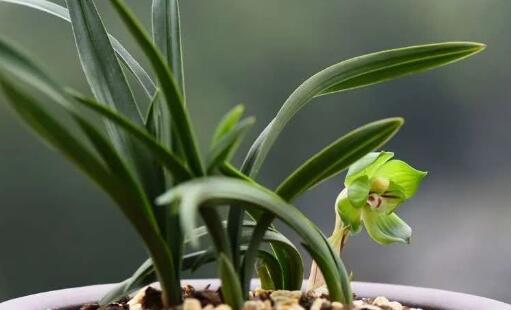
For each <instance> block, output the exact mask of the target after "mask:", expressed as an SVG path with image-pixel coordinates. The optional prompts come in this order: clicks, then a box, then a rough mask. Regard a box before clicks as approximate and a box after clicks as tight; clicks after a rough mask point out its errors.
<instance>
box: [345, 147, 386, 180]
mask: <svg viewBox="0 0 511 310" xmlns="http://www.w3.org/2000/svg"><path fill="white" fill-rule="evenodd" d="M392 157H394V153H392V152H371V153H369V154H367V155H366V156H364V157H362V158H361V159H359V160H357V162H355V163H354V164H353V165H351V166H350V168H349V169H348V172H347V173H346V180H345V182H344V183H345V185H346V186H350V185H351V182H352V181H353V180H355V179H356V178H358V177H360V176H362V175H366V176H367V177H368V178H371V177H373V174H374V172H375V171H376V170H377V169H378V168H380V166H381V165H383V164H384V163H386V162H387V161H388V160H389V159H391V158H392Z"/></svg>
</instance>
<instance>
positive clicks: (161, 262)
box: [0, 41, 181, 303]
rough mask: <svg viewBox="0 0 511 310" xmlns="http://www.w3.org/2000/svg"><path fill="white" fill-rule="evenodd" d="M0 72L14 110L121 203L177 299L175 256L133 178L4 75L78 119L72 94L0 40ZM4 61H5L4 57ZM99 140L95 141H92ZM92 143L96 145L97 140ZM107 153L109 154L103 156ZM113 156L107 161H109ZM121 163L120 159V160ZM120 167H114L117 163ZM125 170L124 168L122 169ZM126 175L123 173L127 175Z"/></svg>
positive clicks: (171, 297)
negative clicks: (102, 161) (103, 163)
mask: <svg viewBox="0 0 511 310" xmlns="http://www.w3.org/2000/svg"><path fill="white" fill-rule="evenodd" d="M0 60H1V61H0V76H3V78H2V85H3V88H4V90H5V92H6V94H7V96H8V98H10V99H11V100H10V103H11V105H13V107H14V108H15V109H16V111H17V112H18V114H20V116H21V117H22V118H23V119H24V120H25V122H26V123H27V124H28V125H30V127H31V128H32V129H34V130H35V131H36V132H37V133H38V134H39V135H40V136H41V137H42V138H44V140H46V141H47V142H49V143H50V144H51V145H52V146H54V147H55V148H57V149H58V150H60V151H61V152H62V153H64V154H65V155H66V156H67V157H68V158H69V159H70V160H71V161H72V162H73V163H75V164H76V165H77V166H78V167H79V168H80V169H81V170H82V171H84V172H85V173H86V174H87V175H88V176H89V177H91V178H92V179H93V180H94V181H95V182H96V183H98V184H99V185H100V187H101V188H102V189H103V190H104V191H105V192H106V193H107V194H109V195H110V197H111V198H112V199H113V200H114V201H115V202H116V203H117V204H118V205H119V206H120V207H121V210H122V211H123V212H124V214H125V215H126V216H127V217H128V218H129V219H130V221H131V222H132V224H133V225H134V226H135V228H136V230H137V232H138V233H139V235H140V236H141V237H142V239H143V240H144V242H145V244H146V246H147V248H148V249H149V251H150V253H151V255H152V256H153V258H154V260H155V266H156V268H157V271H158V274H159V275H160V277H161V281H162V287H163V288H164V291H165V292H169V291H171V293H170V294H166V296H167V295H168V297H169V301H170V302H171V303H179V302H180V300H181V294H180V292H179V291H176V289H175V288H174V287H172V285H173V284H174V283H176V279H175V277H174V276H173V271H174V270H173V261H172V257H171V256H170V251H169V249H168V248H167V246H166V244H165V242H164V240H163V238H162V237H161V235H160V234H159V231H158V227H157V224H156V220H155V218H154V216H153V215H152V212H151V211H148V210H149V209H150V205H149V202H148V200H147V198H146V197H145V195H144V193H143V192H142V191H141V190H140V189H139V188H138V187H137V186H134V185H135V183H134V182H131V180H132V179H131V178H128V177H119V174H118V173H119V172H118V171H116V173H112V170H111V168H112V167H109V170H107V169H106V167H103V166H100V165H99V164H98V160H97V159H96V158H95V156H94V155H92V154H91V153H90V151H89V150H87V148H85V147H83V146H80V143H79V142H78V140H77V139H76V138H75V137H73V136H71V135H70V134H68V133H67V132H68V130H67V128H65V127H63V126H62V125H60V124H59V122H58V121H57V120H55V119H54V118H53V117H51V116H50V115H49V114H48V113H47V112H45V111H44V110H43V109H42V108H41V107H42V106H43V104H42V102H40V101H39V100H41V99H34V98H31V97H29V96H26V95H24V94H23V91H21V90H19V89H17V88H16V86H14V85H15V84H14V83H12V82H11V81H10V80H7V79H6V78H5V76H6V75H9V76H14V77H16V78H17V79H20V80H22V81H23V82H25V83H26V84H28V85H31V86H33V87H35V88H37V89H38V90H39V91H40V92H42V93H43V94H45V95H46V96H47V98H48V99H49V100H52V101H53V103H54V104H57V105H60V106H61V107H63V108H65V110H66V111H67V112H69V113H71V115H72V116H73V117H75V118H76V119H80V121H81V122H82V123H84V122H85V120H83V119H81V117H80V113H78V112H77V111H76V110H75V109H74V107H73V105H71V104H70V101H71V99H70V98H69V97H68V96H67V94H66V93H65V92H64V90H62V89H61V88H60V87H59V86H58V85H57V84H56V83H55V82H54V81H53V80H52V79H50V78H49V77H47V76H46V75H45V74H44V72H42V71H41V70H40V69H38V68H37V66H35V65H34V64H33V63H32V62H31V61H30V60H29V59H28V58H27V57H26V56H25V55H23V54H22V53H20V52H19V51H16V50H15V49H14V48H12V47H11V46H9V45H8V44H6V43H5V42H3V41H0ZM5 60H7V62H6V61H5ZM88 129H89V134H90V133H91V132H92V126H89V128H88ZM93 134H94V135H96V137H98V138H99V137H101V135H100V134H99V133H97V132H95V130H94V132H93ZM94 142H96V143H98V142H97V141H94ZM99 143H101V147H102V148H107V147H109V143H108V142H106V141H100V142H99ZM96 146H98V145H97V144H96ZM102 151H103V153H102V155H103V158H104V159H106V158H108V159H109V160H112V159H113V157H112V156H115V154H116V152H115V151H114V150H113V149H110V150H106V149H103V150H102ZM107 156H108V157H107ZM112 163H113V161H111V162H109V163H107V164H112ZM118 163H120V160H119V161H118ZM119 167H120V166H116V168H119ZM123 169H124V168H123ZM125 176H127V175H126V174H125Z"/></svg>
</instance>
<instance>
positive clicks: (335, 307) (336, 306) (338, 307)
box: [332, 301, 344, 310]
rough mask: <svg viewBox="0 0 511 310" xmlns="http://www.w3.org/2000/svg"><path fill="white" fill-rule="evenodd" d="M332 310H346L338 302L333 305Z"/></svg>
mask: <svg viewBox="0 0 511 310" xmlns="http://www.w3.org/2000/svg"><path fill="white" fill-rule="evenodd" d="M332 310H344V305H343V304H341V303H340V302H338V301H334V302H333V303H332Z"/></svg>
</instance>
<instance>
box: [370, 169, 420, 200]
mask: <svg viewBox="0 0 511 310" xmlns="http://www.w3.org/2000/svg"><path fill="white" fill-rule="evenodd" d="M374 175H375V176H382V177H385V178H388V179H390V180H391V181H392V182H394V183H396V184H398V185H399V186H400V187H401V188H402V189H403V191H404V194H405V198H406V199H409V198H411V197H412V196H413V195H415V193H416V192H417V189H418V188H419V185H420V183H421V182H422V179H424V177H425V176H426V175H427V172H424V171H419V170H417V169H415V168H413V167H411V166H410V165H408V164H407V163H405V162H404V161H401V160H391V161H388V162H386V163H385V164H384V165H382V166H381V167H380V168H379V169H378V170H377V171H376V172H375V174H374Z"/></svg>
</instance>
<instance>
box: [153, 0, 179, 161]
mask: <svg viewBox="0 0 511 310" xmlns="http://www.w3.org/2000/svg"><path fill="white" fill-rule="evenodd" d="M152 29H153V31H152V34H153V42H154V44H155V45H156V47H157V48H158V50H159V51H160V52H161V55H162V57H163V58H164V60H165V61H166V63H167V64H168V65H169V68H170V70H171V71H172V73H173V74H174V76H175V78H176V82H177V84H178V86H179V89H180V92H181V94H182V95H183V98H184V97H185V80H184V70H183V59H182V58H183V56H182V50H181V31H180V16H179V3H178V1H177V0H153V4H152ZM183 104H185V100H184V99H183ZM156 111H157V114H158V115H159V117H158V119H159V121H160V123H159V126H158V128H159V132H158V137H159V139H160V141H162V142H165V145H169V146H170V148H171V150H172V151H173V152H174V153H175V154H177V155H178V156H180V157H183V154H182V153H181V151H182V150H181V148H180V146H179V141H178V140H179V138H178V136H179V133H178V132H177V131H176V129H175V128H173V127H172V126H171V122H170V114H169V109H168V106H167V105H166V104H165V100H163V99H162V100H161V102H160V104H158V105H157V107H156Z"/></svg>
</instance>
